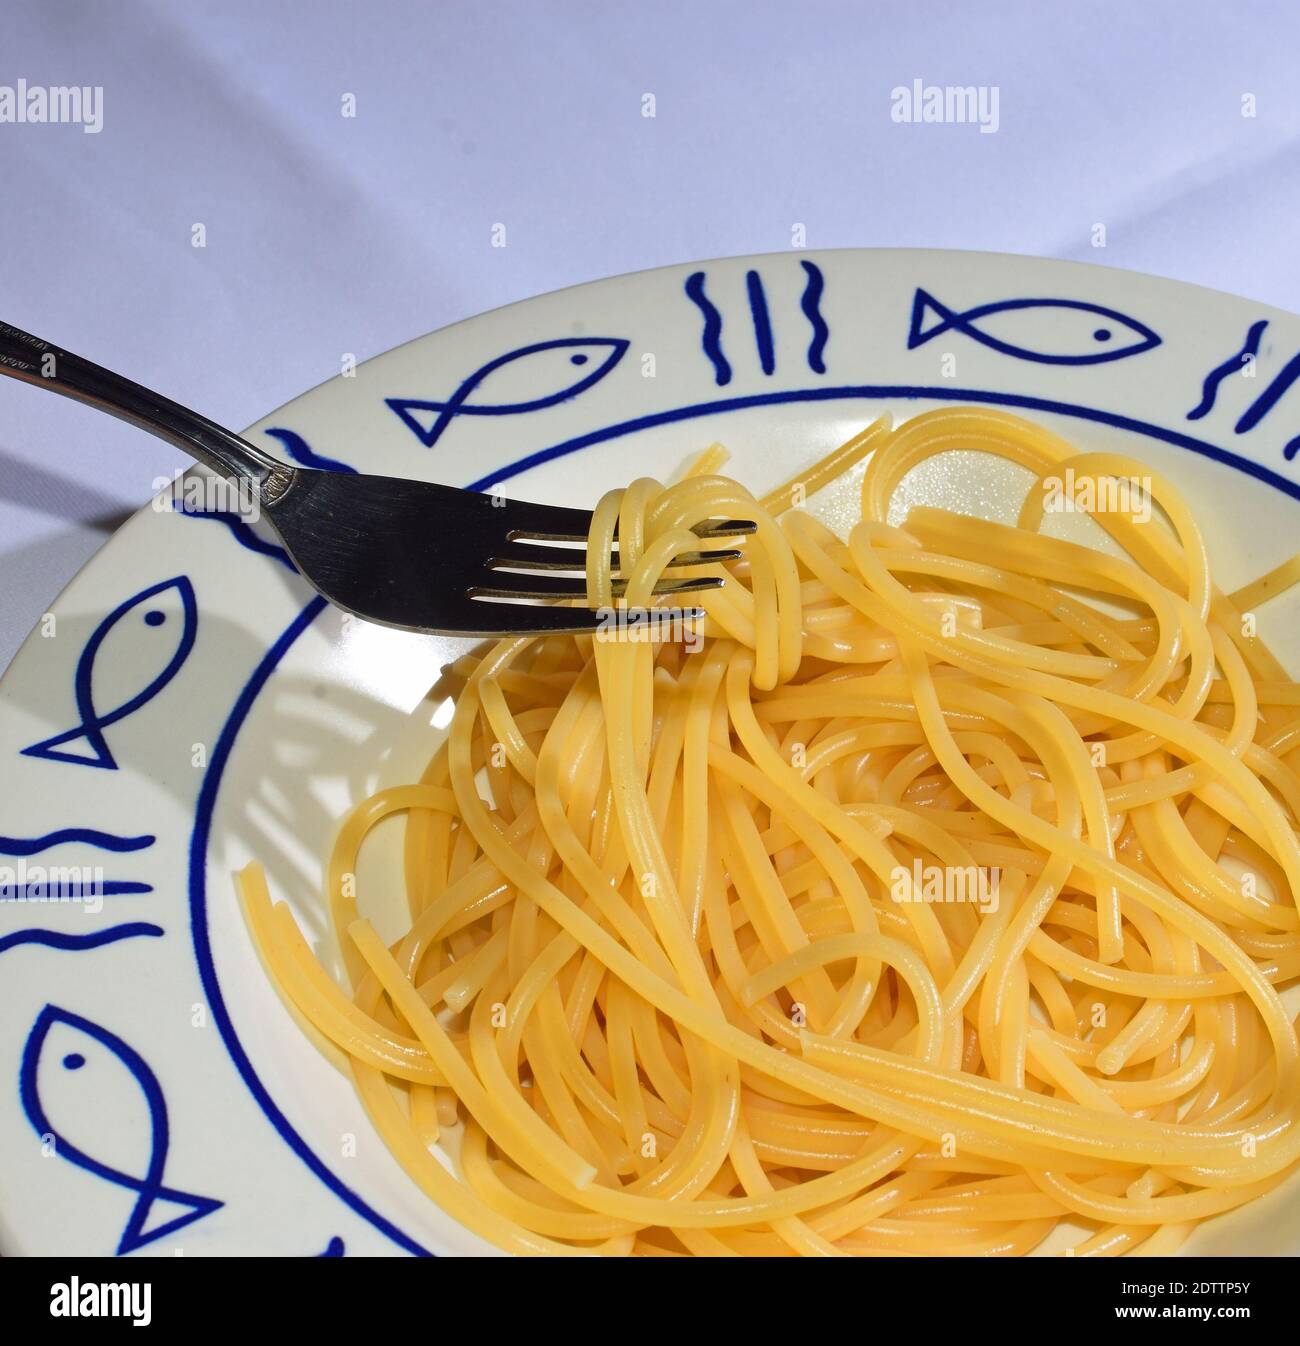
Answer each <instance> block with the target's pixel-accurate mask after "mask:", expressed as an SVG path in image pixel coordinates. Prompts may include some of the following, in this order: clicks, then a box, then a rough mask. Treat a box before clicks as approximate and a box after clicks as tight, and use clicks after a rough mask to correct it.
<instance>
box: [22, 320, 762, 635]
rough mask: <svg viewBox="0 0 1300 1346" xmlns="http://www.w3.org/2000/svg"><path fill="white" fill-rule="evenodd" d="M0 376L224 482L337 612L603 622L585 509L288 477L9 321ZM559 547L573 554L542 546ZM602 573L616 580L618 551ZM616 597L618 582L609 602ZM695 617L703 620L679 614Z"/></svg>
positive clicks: (689, 581) (419, 626) (543, 628)
mask: <svg viewBox="0 0 1300 1346" xmlns="http://www.w3.org/2000/svg"><path fill="white" fill-rule="evenodd" d="M0 374H6V375H8V376H9V377H11V378H16V379H21V380H22V381H23V382H25V383H32V384H35V385H36V386H37V387H41V388H49V389H50V390H51V391H52V392H56V393H62V394H63V395H64V396H65V397H71V398H74V399H76V400H77V401H80V402H87V403H89V404H90V405H91V406H94V407H97V408H98V409H99V410H101V411H106V412H109V413H110V414H111V415H114V416H118V417H120V418H121V419H122V420H125V421H130V422H131V423H132V424H133V425H137V426H139V427H140V428H142V429H144V430H148V431H149V432H150V433H151V434H154V435H157V436H158V437H159V438H160V439H165V440H166V441H167V442H168V443H169V444H174V445H175V446H176V447H177V448H179V449H182V450H183V451H184V452H185V453H187V454H189V455H190V456H191V457H192V458H195V459H197V460H198V461H199V462H200V463H202V464H203V465H204V466H205V467H208V468H210V469H212V471H214V472H216V473H218V474H220V475H221V476H222V477H224V478H226V479H227V480H228V481H230V482H232V483H233V484H234V485H235V486H236V487H237V488H238V489H239V493H240V494H239V498H240V499H251V500H253V501H256V504H257V506H258V509H259V512H262V513H265V515H266V517H267V519H268V521H269V522H270V524H271V526H272V527H273V528H274V529H275V531H276V533H277V534H278V535H279V537H280V540H281V541H282V542H283V543H284V546H285V550H286V551H287V552H288V554H289V556H290V557H291V559H292V560H293V563H294V565H295V566H296V567H297V569H298V571H299V573H300V574H301V575H302V577H303V578H304V579H305V580H306V581H307V582H308V583H309V584H310V585H311V586H312V587H313V588H314V589H315V590H316V591H317V592H318V593H319V594H321V595H322V597H324V598H326V599H327V600H328V601H329V602H331V603H333V604H334V606H335V607H338V608H342V609H343V610H344V611H345V612H351V613H354V614H355V615H356V616H358V617H363V618H365V619H366V620H367V621H371V622H378V623H380V624H382V625H384V626H396V627H402V628H404V629H406V630H410V631H427V632H436V633H438V634H442V635H464V636H503V635H541V634H547V633H575V634H581V633H584V632H588V633H589V632H593V631H595V630H597V629H599V628H600V627H601V626H603V625H605V624H606V619H607V614H606V615H602V614H601V613H598V612H596V611H593V610H592V609H590V608H588V607H574V606H570V605H569V603H570V602H572V600H577V599H582V598H585V596H586V592H587V589H586V583H585V581H584V580H583V578H582V577H581V575H580V574H570V575H568V576H566V575H565V574H564V572H565V571H569V572H581V571H582V570H583V568H584V566H585V564H586V552H585V550H584V548H583V547H582V546H580V545H577V544H581V543H585V542H586V540H587V533H588V530H589V528H590V525H591V512H590V511H589V510H584V509H574V508H571V507H569V506H561V505H539V504H534V503H532V502H531V501H526V500H507V499H505V498H504V497H502V496H495V495H493V496H489V495H482V494H479V493H478V492H475V491H463V490H458V489H457V488H456V487H454V486H441V485H438V484H436V483H433V482H425V481H408V480H407V479H405V478H402V477H380V476H372V475H365V474H361V473H356V474H354V473H349V472H329V471H323V470H321V469H319V468H310V467H301V466H291V465H289V464H288V463H283V462H280V461H279V460H278V459H276V458H273V457H271V455H270V454H267V453H264V452H263V451H262V450H261V449H259V448H258V447H257V446H256V445H254V444H251V443H249V441H248V440H246V439H243V438H241V437H240V436H239V435H236V434H234V433H233V432H232V431H230V430H226V429H223V428H222V427H221V426H219V425H218V424H216V422H215V421H210V420H208V418H207V417H206V416H201V415H199V413H198V412H195V411H190V410H189V409H188V408H186V407H183V406H181V405H180V404H179V403H177V402H173V401H171V400H170V399H169V398H166V397H162V396H160V395H159V394H158V393H154V392H150V391H149V389H147V388H143V387H141V386H140V384H138V383H133V382H131V380H130V379H127V378H123V377H122V376H121V375H120V374H114V373H113V372H112V371H110V370H107V369H104V368H102V367H101V366H99V365H97V364H93V363H92V362H91V361H89V360H85V359H82V358H81V357H80V356H78V355H73V354H71V353H70V352H68V351H65V350H61V349H60V348H59V347H57V346H54V345H52V344H51V343H50V342H48V341H42V340H41V339H40V338H39V337H34V336H31V335H29V334H28V333H26V332H23V331H20V330H19V329H18V328H16V327H11V326H9V325H8V324H7V323H4V322H0ZM754 530H755V525H754V524H753V523H752V522H750V521H749V520H744V519H724V520H718V521H705V522H702V523H699V524H697V525H696V527H695V530H694V531H695V533H696V534H697V536H699V537H700V538H701V539H705V538H708V539H713V538H728V537H741V536H744V535H746V534H748V533H752V532H754ZM554 543H561V544H569V545H561V546H555V545H547V544H554ZM615 546H616V548H617V543H616V544H615ZM740 556H741V552H739V551H736V550H731V549H714V550H700V551H687V552H681V553H679V554H678V555H676V556H674V557H673V559H672V561H671V563H670V566H671V568H674V569H689V568H692V567H697V566H703V565H712V564H714V563H717V562H720V561H733V560H737V559H739V558H740ZM611 561H612V563H613V565H614V567H615V569H617V567H618V552H617V550H615V551H614V552H613V554H612V556H611ZM722 583H723V580H722V578H721V577H718V576H700V575H696V576H676V577H672V578H664V579H661V580H660V581H659V582H658V583H657V584H656V585H655V586H654V592H655V594H656V595H680V594H689V593H695V592H699V591H701V590H704V589H714V588H717V587H718V586H719V585H721V584H722ZM625 586H626V581H623V580H620V581H616V582H615V587H614V594H615V597H616V598H617V597H621V596H622V593H623V591H624V588H625ZM561 600H569V601H568V602H564V601H561ZM557 601H560V602H559V605H558V606H557ZM703 615H704V614H703V612H702V611H701V610H700V609H698V608H688V609H685V610H684V611H679V612H676V613H675V614H674V616H675V617H680V618H682V619H683V620H695V619H698V618H700V617H702V616H703Z"/></svg>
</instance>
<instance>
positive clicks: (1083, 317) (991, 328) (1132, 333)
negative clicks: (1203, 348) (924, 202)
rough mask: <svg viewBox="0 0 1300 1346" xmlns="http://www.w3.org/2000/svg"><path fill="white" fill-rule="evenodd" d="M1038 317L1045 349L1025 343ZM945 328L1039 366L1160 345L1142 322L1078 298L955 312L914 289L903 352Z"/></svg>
mask: <svg viewBox="0 0 1300 1346" xmlns="http://www.w3.org/2000/svg"><path fill="white" fill-rule="evenodd" d="M1043 315H1045V316H1047V317H1048V318H1050V319H1051V330H1050V335H1049V334H1048V333H1047V332H1042V334H1041V340H1042V341H1044V342H1050V343H1051V345H1052V347H1053V349H1050V350H1047V349H1043V347H1042V345H1040V344H1031V343H1034V342H1035V340H1036V338H1038V336H1039V331H1041V329H1042V328H1043V327H1044V326H1046V324H1041V323H1036V322H1035V321H1034V319H1035V318H1036V317H1039V316H1043ZM927 322H930V323H931V325H930V326H929V327H927V326H926V323H927ZM1036 329H1038V330H1036ZM947 332H960V333H962V335H963V336H968V337H971V338H972V339H973V340H975V341H978V342H980V344H981V345H984V346H988V347H989V349H990V350H995V351H1000V352H1001V353H1002V354H1003V355H1011V356H1014V357H1015V358H1016V359H1017V360H1034V361H1036V362H1037V363H1039V364H1045V365H1100V364H1105V363H1107V361H1110V360H1123V359H1126V358H1127V357H1128V356H1130V355H1140V354H1142V352H1143V351H1149V350H1151V349H1152V348H1153V347H1155V346H1158V345H1159V344H1160V338H1159V336H1157V335H1156V333H1155V332H1153V331H1152V330H1151V328H1149V327H1148V326H1147V325H1146V324H1145V323H1141V322H1138V320H1137V319H1136V318H1130V317H1127V316H1126V315H1125V314H1123V313H1120V312H1118V311H1117V310H1116V309H1113V308H1103V307H1102V306H1101V305H1100V304H1086V303H1084V302H1083V301H1082V300H1079V299H1003V300H1000V301H998V302H997V303H993V304H980V305H978V306H977V307H975V308H971V309H967V310H966V311H965V312H964V313H956V312H954V311H953V310H952V309H950V308H949V307H948V306H947V305H946V304H941V303H940V302H939V301H938V300H937V299H936V298H935V297H934V296H933V295H932V294H930V293H928V292H927V291H926V290H922V289H918V290H917V292H916V296H915V298H914V299H913V300H912V324H911V329H910V330H909V332H908V334H907V348H908V350H915V348H916V347H917V346H924V345H925V343H926V342H927V341H933V340H934V339H935V337H938V336H943V335H944V334H945V333H947Z"/></svg>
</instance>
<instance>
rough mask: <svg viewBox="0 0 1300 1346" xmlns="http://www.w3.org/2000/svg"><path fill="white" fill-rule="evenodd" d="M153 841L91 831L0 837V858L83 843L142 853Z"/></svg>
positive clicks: (80, 829)
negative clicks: (72, 843)
mask: <svg viewBox="0 0 1300 1346" xmlns="http://www.w3.org/2000/svg"><path fill="white" fill-rule="evenodd" d="M156 840H157V838H156V837H151V836H148V835H146V836H139V837H119V836H114V834H113V833H112V832H99V831H96V830H95V828H93V827H65V828H62V829H61V830H60V831H58V832H47V833H46V834H45V835H44V836H43V837H5V836H0V855H36V854H38V853H39V852H40V851H47V850H49V849H50V848H51V847H53V846H62V845H64V844H66V843H67V842H71V841H79V842H84V843H85V844H86V845H87V846H97V847H98V848H99V849H100V850H101V851H113V852H115V853H117V854H119V855H120V854H122V853H123V852H124V851H142V850H145V849H146V848H147V847H149V846H152V845H153V844H154V842H155V841H156Z"/></svg>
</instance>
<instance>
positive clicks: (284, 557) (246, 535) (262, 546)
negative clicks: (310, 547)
mask: <svg viewBox="0 0 1300 1346" xmlns="http://www.w3.org/2000/svg"><path fill="white" fill-rule="evenodd" d="M180 513H182V514H184V515H186V516H187V517H188V518H191V519H211V520H212V521H213V522H214V523H224V524H225V525H226V527H227V528H229V529H230V534H231V536H232V537H233V538H234V539H235V541H236V542H238V543H239V545H240V546H241V547H246V548H247V549H248V550H249V551H255V552H257V554H258V555H259V556H270V557H271V558H272V559H274V560H276V561H279V562H280V564H281V565H283V566H287V567H288V569H290V570H292V571H293V573H294V574H295V575H296V574H297V573H298V567H297V566H296V565H294V563H293V562H292V561H291V560H290V559H289V553H288V552H287V551H285V549H284V548H283V547H277V546H276V545H275V543H274V542H264V541H263V540H262V539H261V538H260V537H258V536H257V534H256V533H255V532H253V530H252V529H251V528H250V527H249V526H248V523H247V522H246V521H245V520H244V519H241V518H240V517H239V515H238V514H236V513H235V512H234V510H229V509H214V510H201V509H195V510H189V509H184V510H181V511H180Z"/></svg>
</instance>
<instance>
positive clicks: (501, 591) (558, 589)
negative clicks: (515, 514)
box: [468, 570, 723, 598]
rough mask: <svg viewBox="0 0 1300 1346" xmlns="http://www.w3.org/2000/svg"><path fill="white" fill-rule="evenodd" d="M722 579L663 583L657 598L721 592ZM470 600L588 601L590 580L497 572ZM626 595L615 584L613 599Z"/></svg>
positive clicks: (624, 586)
mask: <svg viewBox="0 0 1300 1346" xmlns="http://www.w3.org/2000/svg"><path fill="white" fill-rule="evenodd" d="M722 584H723V581H722V579H721V578H720V577H714V576H710V575H701V576H700V577H699V578H698V579H692V580H660V581H659V583H658V584H656V585H655V587H654V590H653V592H654V593H655V594H656V595H660V596H662V595H665V594H693V593H700V592H702V591H703V590H705V589H720V588H721V587H722ZM468 592H469V595H470V597H471V598H585V597H586V596H587V581H586V580H583V579H576V578H569V577H568V576H565V575H546V576H545V577H543V576H542V575H526V574H517V573H516V572H514V571H510V570H498V571H494V572H493V573H492V575H491V577H490V579H488V580H486V581H479V582H476V583H474V584H472V585H471V586H470V588H469V590H468ZM626 592H627V581H626V580H617V579H616V580H615V581H614V597H615V598H621V597H622V596H623V595H624V594H625V593H626Z"/></svg>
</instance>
